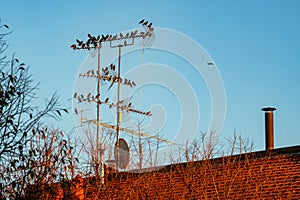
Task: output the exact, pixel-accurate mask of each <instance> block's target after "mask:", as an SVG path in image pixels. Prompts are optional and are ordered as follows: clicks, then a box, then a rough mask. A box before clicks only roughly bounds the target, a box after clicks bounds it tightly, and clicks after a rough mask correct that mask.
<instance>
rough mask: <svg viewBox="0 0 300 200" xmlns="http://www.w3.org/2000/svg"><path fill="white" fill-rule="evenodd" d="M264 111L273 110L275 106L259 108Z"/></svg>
mask: <svg viewBox="0 0 300 200" xmlns="http://www.w3.org/2000/svg"><path fill="white" fill-rule="evenodd" d="M261 110H262V111H264V112H273V111H274V110H276V108H273V107H265V108H262V109H261Z"/></svg>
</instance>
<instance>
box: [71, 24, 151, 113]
mask: <svg viewBox="0 0 300 200" xmlns="http://www.w3.org/2000/svg"><path fill="white" fill-rule="evenodd" d="M139 24H141V25H142V26H143V28H144V30H145V32H140V33H139V32H138V30H135V31H131V32H128V33H126V34H123V33H119V34H115V35H110V34H106V35H103V34H102V35H98V36H97V37H96V36H93V35H91V34H89V33H88V34H87V36H88V39H87V41H86V42H84V41H82V40H79V39H76V43H75V44H72V45H71V48H72V49H73V50H76V49H87V50H90V49H92V48H99V47H100V48H101V44H102V43H103V42H107V41H110V42H111V41H114V40H124V46H127V41H126V40H127V39H132V38H135V37H142V38H145V37H147V36H151V35H152V34H153V31H154V28H153V27H152V26H153V23H152V22H151V23H149V22H148V21H146V20H145V19H142V20H141V21H139ZM115 70H116V66H115V65H114V64H110V65H109V66H107V67H105V68H102V72H100V71H99V70H94V69H89V70H88V71H87V72H86V73H85V74H80V75H79V76H83V77H94V78H97V79H100V80H103V81H108V82H111V85H110V86H109V87H108V89H107V90H109V89H110V88H111V87H112V86H113V84H114V83H116V82H117V83H119V84H122V85H125V86H129V87H131V88H132V87H135V86H136V83H135V82H134V81H132V80H129V79H126V78H124V79H122V78H121V77H118V76H116V72H115ZM73 98H74V99H77V100H78V102H79V103H82V102H89V103H91V102H94V103H97V104H107V105H109V108H113V107H115V108H120V109H121V110H125V111H127V112H129V111H131V112H135V113H139V114H143V115H148V116H151V115H152V114H151V112H150V111H147V112H144V111H140V110H136V109H134V108H133V107H132V103H131V102H127V103H124V100H120V101H119V102H118V103H116V104H115V103H110V102H109V98H106V99H105V100H104V101H101V100H100V94H97V95H95V96H94V95H92V93H91V92H90V93H88V94H87V95H86V96H84V95H83V94H81V95H79V94H77V92H76V93H75V94H74V96H73ZM75 114H78V110H77V109H76V108H75Z"/></svg>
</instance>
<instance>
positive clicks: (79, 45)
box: [71, 19, 154, 50]
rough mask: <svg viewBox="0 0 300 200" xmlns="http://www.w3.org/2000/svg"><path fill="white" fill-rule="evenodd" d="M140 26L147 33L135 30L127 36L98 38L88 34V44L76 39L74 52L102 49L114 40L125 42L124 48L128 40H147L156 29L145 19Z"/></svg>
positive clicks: (103, 36)
mask: <svg viewBox="0 0 300 200" xmlns="http://www.w3.org/2000/svg"><path fill="white" fill-rule="evenodd" d="M139 24H141V25H142V26H143V28H144V30H145V32H140V33H138V30H135V31H131V32H130V33H129V32H128V33H126V34H123V33H119V34H115V35H110V34H106V35H103V34H101V35H98V36H97V37H96V36H93V35H91V34H90V33H88V34H87V35H88V39H87V41H86V42H84V41H82V40H79V39H76V43H75V44H72V45H71V48H72V49H73V50H76V49H87V50H90V49H92V48H98V47H101V44H102V43H103V42H107V41H110V42H111V41H114V40H124V46H127V41H126V39H132V38H135V37H142V38H145V37H147V36H149V37H150V36H151V35H152V33H153V31H154V28H153V27H152V25H153V23H152V22H151V23H149V24H148V21H145V19H142V20H141V21H140V22H139Z"/></svg>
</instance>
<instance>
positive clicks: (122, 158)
mask: <svg viewBox="0 0 300 200" xmlns="http://www.w3.org/2000/svg"><path fill="white" fill-rule="evenodd" d="M118 151H119V156H118ZM114 154H115V160H116V161H118V166H119V168H120V169H125V168H126V167H127V165H128V164H129V158H130V154H129V147H128V144H127V142H126V141H125V140H124V139H123V138H119V147H118V146H117V143H116V144H115V150H114Z"/></svg>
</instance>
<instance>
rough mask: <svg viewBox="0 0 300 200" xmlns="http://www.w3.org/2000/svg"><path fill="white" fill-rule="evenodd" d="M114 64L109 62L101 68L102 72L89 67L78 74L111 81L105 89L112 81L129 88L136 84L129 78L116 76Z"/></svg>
mask: <svg viewBox="0 0 300 200" xmlns="http://www.w3.org/2000/svg"><path fill="white" fill-rule="evenodd" d="M115 69H116V66H115V65H114V64H110V66H109V67H105V68H102V72H103V73H102V74H101V73H100V72H99V71H98V70H93V69H89V70H88V71H87V72H86V73H85V74H79V76H82V77H93V78H98V79H101V80H104V81H108V82H111V85H110V86H109V87H108V89H107V90H110V88H111V87H112V86H113V84H114V83H116V82H119V83H120V84H122V85H125V86H129V87H131V88H133V87H135V86H136V83H135V82H134V81H132V80H129V79H126V78H124V79H122V78H121V77H118V76H116V75H115V74H116V73H115Z"/></svg>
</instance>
